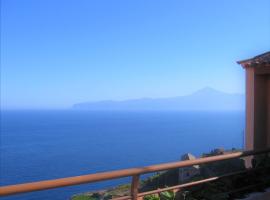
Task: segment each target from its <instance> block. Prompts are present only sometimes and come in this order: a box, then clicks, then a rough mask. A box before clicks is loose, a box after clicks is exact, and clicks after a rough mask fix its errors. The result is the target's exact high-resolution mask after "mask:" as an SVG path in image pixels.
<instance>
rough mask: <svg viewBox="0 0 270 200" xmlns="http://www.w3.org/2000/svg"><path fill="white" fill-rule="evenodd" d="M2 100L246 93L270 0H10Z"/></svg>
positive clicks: (17, 104) (35, 102) (264, 40)
mask: <svg viewBox="0 0 270 200" xmlns="http://www.w3.org/2000/svg"><path fill="white" fill-rule="evenodd" d="M1 9H2V12H1V14H2V17H1V106H2V108H5V109H16V108H66V107H69V106H71V105H72V104H73V103H78V102H82V101H88V100H103V99H116V100H117V99H130V98H141V97H169V96H179V95H185V94H189V93H192V92H194V91H196V90H198V89H200V88H203V87H206V86H210V87H213V88H216V89H218V90H222V91H226V92H237V93H238V92H239V93H244V70H243V69H242V68H241V67H240V66H238V65H237V64H236V61H237V60H241V59H245V58H249V57H252V56H255V55H257V54H260V53H264V52H265V51H268V50H269V47H270V12H269V11H270V1H269V0H258V1H257V0H250V1H248V0H203V1H202V0H177V1H170V0H161V1H159V0H133V1H132V0H106V1H105V0H95V1H94V0H2V7H1Z"/></svg>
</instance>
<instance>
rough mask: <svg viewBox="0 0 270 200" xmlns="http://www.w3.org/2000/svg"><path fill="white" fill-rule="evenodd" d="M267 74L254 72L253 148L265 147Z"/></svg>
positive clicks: (266, 137) (266, 138)
mask: <svg viewBox="0 0 270 200" xmlns="http://www.w3.org/2000/svg"><path fill="white" fill-rule="evenodd" d="M267 86H268V76H267V75H264V74H256V73H255V79H254V149H262V148H265V147H267V140H268V136H267V112H268V110H267V107H268V106H267V98H268V95H267V90H268V89H267V88H268V87H267Z"/></svg>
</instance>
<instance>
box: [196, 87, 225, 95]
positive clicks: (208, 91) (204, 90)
mask: <svg viewBox="0 0 270 200" xmlns="http://www.w3.org/2000/svg"><path fill="white" fill-rule="evenodd" d="M214 94H218V95H220V94H226V93H223V92H221V91H218V90H216V89H214V88H211V87H204V88H202V89H200V90H198V91H196V92H194V93H193V94H192V95H214Z"/></svg>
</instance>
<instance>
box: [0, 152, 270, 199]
mask: <svg viewBox="0 0 270 200" xmlns="http://www.w3.org/2000/svg"><path fill="white" fill-rule="evenodd" d="M269 152H270V148H268V149H263V150H256V151H243V152H234V153H230V154H224V155H217V156H211V157H204V158H199V159H195V160H187V161H179V162H170V163H164V164H158V165H151V166H146V167H140V168H130V169H124V170H116V171H109V172H102V173H95V174H88V175H83V176H74V177H68V178H60V179H54V180H46V181H39V182H32V183H24V184H17V185H7V186H2V187H0V196H8V195H14V194H18V193H27V192H33V191H38V190H48V189H53V188H60V187H66V186H73V185H80V184H86V183H94V182H99V181H105V180H112V179H119V178H123V177H132V183H131V191H130V196H124V197H119V198H116V199H117V200H125V199H132V200H135V199H136V200H137V199H142V198H143V197H144V196H146V195H149V194H159V193H161V192H163V191H169V190H172V191H174V192H176V191H179V190H180V189H182V188H185V187H189V186H194V185H199V184H202V183H206V182H210V181H215V180H218V179H220V178H224V177H229V176H233V175H237V174H243V173H246V172H247V171H253V170H260V169H259V168H258V169H256V168H255V169H247V170H244V171H238V172H234V173H229V174H225V175H222V176H216V177H211V178H207V179H203V180H199V181H193V182H190V183H185V184H181V185H176V186H172V187H166V188H162V189H157V190H152V191H148V192H142V193H139V182H140V175H142V174H147V173H153V172H159V171H165V170H169V169H176V168H182V167H189V166H193V165H200V164H205V163H212V162H217V161H223V160H228V159H234V158H241V157H247V156H254V155H259V154H267V153H269Z"/></svg>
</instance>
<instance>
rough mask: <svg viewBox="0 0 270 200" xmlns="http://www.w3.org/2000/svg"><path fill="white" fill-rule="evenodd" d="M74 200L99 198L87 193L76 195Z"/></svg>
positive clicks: (94, 199)
mask: <svg viewBox="0 0 270 200" xmlns="http://www.w3.org/2000/svg"><path fill="white" fill-rule="evenodd" d="M72 200H97V199H96V198H94V197H90V196H86V195H83V194H82V195H76V196H74V197H72Z"/></svg>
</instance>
